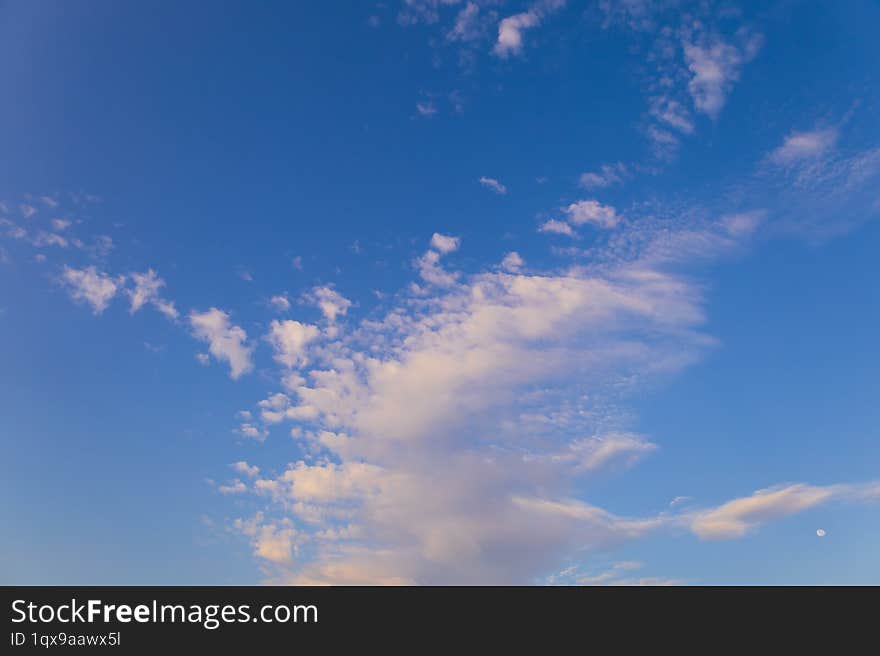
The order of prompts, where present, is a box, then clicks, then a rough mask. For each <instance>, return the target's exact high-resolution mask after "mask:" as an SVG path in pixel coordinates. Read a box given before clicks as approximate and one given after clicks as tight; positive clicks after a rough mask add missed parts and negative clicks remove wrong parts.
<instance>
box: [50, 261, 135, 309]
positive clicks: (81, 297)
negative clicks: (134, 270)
mask: <svg viewBox="0 0 880 656" xmlns="http://www.w3.org/2000/svg"><path fill="white" fill-rule="evenodd" d="M61 280H62V282H63V283H64V285H65V286H66V287H67V289H68V292H69V293H70V296H71V298H73V300H75V301H79V302H83V303H86V304H88V305H89V306H91V308H92V310H93V311H94V313H95V314H101V313H102V312H103V311H104V310H106V309H107V306H108V305H109V304H110V301H111V300H112V299H113V297H114V296H116V292H118V291H119V289H120V288H121V287H122V284H123V283H124V280H125V279H124V277H122V276H119V277H115V278H114V277H111V276H109V275H107V274H106V273H103V272H101V271H98V269H97V268H95V266H88V267H86V268H84V269H74V268H72V267H69V266H67V265H65V266H64V269H63V271H62V273H61Z"/></svg>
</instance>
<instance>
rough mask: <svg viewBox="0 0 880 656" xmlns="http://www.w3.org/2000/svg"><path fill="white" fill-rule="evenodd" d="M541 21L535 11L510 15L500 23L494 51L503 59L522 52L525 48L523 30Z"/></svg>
mask: <svg viewBox="0 0 880 656" xmlns="http://www.w3.org/2000/svg"><path fill="white" fill-rule="evenodd" d="M540 22H541V21H540V19H539V18H538V14H537V13H535V12H534V11H525V12H523V13H521V14H514V15H513V16H508V17H507V18H505V19H504V20H502V21H501V23H500V24H499V25H498V41H497V42H496V43H495V47H494V48H493V49H492V52H493V53H495V55H497V56H498V57H500V58H501V59H507V58H508V57H510V56H511V55H518V54H520V53H521V52H522V49H523V32H524V31H525V30H528V29H531V28H533V27H536V26H537V25H538V24H539V23H540Z"/></svg>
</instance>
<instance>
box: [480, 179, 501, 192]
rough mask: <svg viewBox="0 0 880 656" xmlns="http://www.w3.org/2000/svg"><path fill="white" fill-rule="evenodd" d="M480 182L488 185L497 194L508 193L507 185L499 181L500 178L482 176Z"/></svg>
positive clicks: (485, 185)
mask: <svg viewBox="0 0 880 656" xmlns="http://www.w3.org/2000/svg"><path fill="white" fill-rule="evenodd" d="M480 184H481V185H483V186H484V187H486V188H487V189H491V190H492V191H494V192H495V193H496V194H499V195H502V196H503V195H504V194H506V193H507V187H505V186H504V185H503V184H501V183H500V182H498V180H496V179H495V178H487V177H485V176H483V177H482V178H480Z"/></svg>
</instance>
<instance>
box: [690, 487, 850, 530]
mask: <svg viewBox="0 0 880 656" xmlns="http://www.w3.org/2000/svg"><path fill="white" fill-rule="evenodd" d="M841 489H842V488H839V487H833V486H832V487H816V486H812V485H806V484H803V483H797V484H795V485H789V486H786V487H778V488H770V489H766V490H758V491H757V492H755V493H754V494H753V495H751V496H748V497H743V498H740V499H734V500H733V501H728V502H727V503H724V504H722V505H720V506H718V507H717V508H713V509H711V510H707V511H703V512H699V513H696V514H695V515H693V517H692V518H691V520H690V527H691V530H692V531H693V532H694V533H696V534H697V535H698V536H699V537H700V538H703V539H707V540H721V539H731V538H738V537H742V536H744V535H746V534H747V533H749V532H750V531H753V530H754V529H756V528H757V527H759V526H761V525H762V524H764V523H766V522H768V521H771V520H774V519H780V518H782V517H787V516H789V515H794V514H796V513H799V512H802V511H804V510H807V509H809V508H812V507H814V506H817V505H819V504H821V503H824V502H826V501H828V500H830V499H831V498H833V497H834V496H835V495H837V494H839V493H840V491H841Z"/></svg>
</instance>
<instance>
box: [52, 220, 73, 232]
mask: <svg viewBox="0 0 880 656" xmlns="http://www.w3.org/2000/svg"><path fill="white" fill-rule="evenodd" d="M70 225H71V222H70V221H69V220H68V219H52V227H53V228H55V229H56V230H67V229H68V228H69V227H70Z"/></svg>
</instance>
